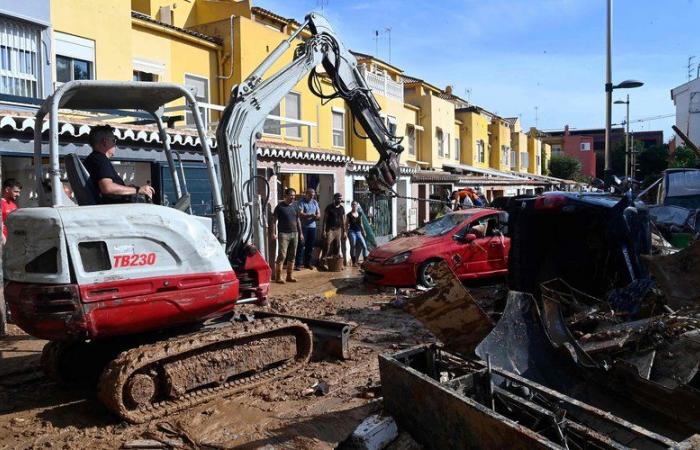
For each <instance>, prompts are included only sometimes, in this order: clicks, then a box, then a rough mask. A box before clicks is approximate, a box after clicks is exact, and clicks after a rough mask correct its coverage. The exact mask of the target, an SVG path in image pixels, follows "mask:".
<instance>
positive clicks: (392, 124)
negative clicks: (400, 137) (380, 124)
mask: <svg viewBox="0 0 700 450" xmlns="http://www.w3.org/2000/svg"><path fill="white" fill-rule="evenodd" d="M386 129H387V130H389V134H391V135H392V136H396V117H391V116H387V117H386Z"/></svg>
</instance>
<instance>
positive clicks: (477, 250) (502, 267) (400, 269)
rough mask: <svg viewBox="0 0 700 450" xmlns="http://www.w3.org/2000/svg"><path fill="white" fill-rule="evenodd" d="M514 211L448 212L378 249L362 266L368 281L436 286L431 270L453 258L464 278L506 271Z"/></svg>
mask: <svg viewBox="0 0 700 450" xmlns="http://www.w3.org/2000/svg"><path fill="white" fill-rule="evenodd" d="M507 227H508V214H507V213H506V212H503V211H499V210H495V209H490V208H471V209H465V210H460V211H455V212H453V213H450V214H447V215H445V216H443V217H441V218H439V219H437V220H434V221H432V222H429V223H427V224H426V225H425V226H424V227H421V228H418V229H417V230H414V231H412V232H410V233H406V234H404V235H402V236H398V237H396V238H395V239H393V240H392V241H390V242H388V243H386V244H384V245H382V246H379V247H377V248H375V249H374V250H372V251H371V252H370V254H369V256H368V257H367V260H366V261H365V262H364V263H363V264H362V268H363V270H364V274H365V280H366V281H368V282H370V283H374V284H379V285H383V286H394V287H411V286H416V285H419V284H420V285H423V286H425V287H432V286H434V285H435V281H434V280H433V279H432V278H431V276H430V273H429V271H428V268H430V267H431V266H432V265H434V264H435V263H436V262H438V261H441V260H444V261H447V263H448V264H449V266H450V268H452V270H453V271H454V272H455V273H456V274H457V276H458V277H459V279H461V280H467V279H477V278H486V277H493V276H498V275H505V274H506V273H507V271H508V252H509V250H510V238H508V236H507V234H508V233H507Z"/></svg>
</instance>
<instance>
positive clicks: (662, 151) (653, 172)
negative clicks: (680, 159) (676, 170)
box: [635, 142, 668, 180]
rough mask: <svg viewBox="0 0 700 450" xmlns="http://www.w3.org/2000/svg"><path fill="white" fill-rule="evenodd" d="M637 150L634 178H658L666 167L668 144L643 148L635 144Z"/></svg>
mask: <svg viewBox="0 0 700 450" xmlns="http://www.w3.org/2000/svg"><path fill="white" fill-rule="evenodd" d="M635 151H637V173H636V179H638V180H644V179H646V178H658V177H659V176H661V172H663V171H664V170H666V169H667V168H668V145H666V144H662V145H652V146H650V147H646V148H644V147H643V146H642V144H641V142H640V143H639V145H637V144H635Z"/></svg>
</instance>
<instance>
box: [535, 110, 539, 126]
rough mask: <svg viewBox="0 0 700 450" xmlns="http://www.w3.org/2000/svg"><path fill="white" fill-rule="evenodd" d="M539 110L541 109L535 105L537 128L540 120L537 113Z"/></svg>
mask: <svg viewBox="0 0 700 450" xmlns="http://www.w3.org/2000/svg"><path fill="white" fill-rule="evenodd" d="M538 110H539V107H537V106H535V128H537V126H538V123H537V122H538V121H539V117H538V115H537V111H538Z"/></svg>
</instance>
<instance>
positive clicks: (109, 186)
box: [98, 178, 154, 197]
mask: <svg viewBox="0 0 700 450" xmlns="http://www.w3.org/2000/svg"><path fill="white" fill-rule="evenodd" d="M98 184H99V186H100V192H102V193H103V194H106V195H136V194H144V195H147V196H148V197H153V192H154V191H153V188H152V187H151V186H148V185H145V186H141V187H140V188H136V187H133V186H122V185H121V184H117V183H115V182H114V181H112V179H111V178H102V179H101V180H100V181H99V183H98Z"/></svg>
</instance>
